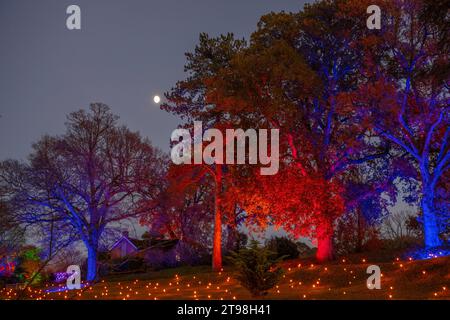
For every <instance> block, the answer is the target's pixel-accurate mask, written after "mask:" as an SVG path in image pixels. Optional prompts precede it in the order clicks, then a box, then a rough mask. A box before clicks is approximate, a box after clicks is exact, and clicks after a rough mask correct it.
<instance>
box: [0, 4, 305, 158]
mask: <svg viewBox="0 0 450 320" xmlns="http://www.w3.org/2000/svg"><path fill="white" fill-rule="evenodd" d="M304 2H305V1H300V0H177V1H175V0H147V1H144V0H71V1H66V0H0V41H1V44H0V115H1V118H0V160H3V159H5V158H19V159H24V158H25V157H26V156H27V154H29V152H30V149H31V143H32V142H34V141H37V140H38V139H39V138H40V136H41V135H43V134H46V133H48V134H59V133H62V132H63V130H64V121H65V117H66V115H67V114H68V113H69V112H72V111H75V110H78V109H80V108H86V107H87V106H88V105H89V103H90V102H104V103H106V104H108V105H110V106H111V108H112V110H113V112H114V113H116V114H118V115H119V116H120V117H121V123H123V124H126V125H127V126H128V127H130V128H131V129H132V130H138V131H140V132H141V133H142V135H144V136H148V137H149V138H150V139H151V140H152V141H153V142H154V144H155V145H157V146H159V147H161V148H162V149H164V150H168V141H169V137H170V133H171V132H172V130H173V129H174V128H175V127H176V125H177V123H178V120H177V119H176V118H174V117H173V116H171V115H169V114H167V113H165V112H163V111H161V110H160V109H159V107H158V106H157V105H155V104H154V103H153V102H152V97H153V95H155V94H159V95H161V96H162V94H163V92H164V91H167V90H169V89H170V87H171V86H173V85H174V84H175V82H176V81H177V80H180V79H183V78H184V74H183V65H184V62H185V60H184V53H185V52H186V51H190V50H192V49H193V48H194V46H195V44H196V43H197V39H198V35H199V33H200V32H207V33H209V34H211V35H218V34H220V33H226V32H234V33H235V34H236V35H237V36H239V37H248V36H249V34H250V33H251V32H252V31H253V30H254V29H255V27H256V23H257V21H258V19H259V17H260V16H261V15H262V14H264V13H268V12H270V11H281V10H284V11H298V10H299V9H300V8H301V7H302V6H303V3H304ZM70 4H77V5H79V6H80V7H81V16H82V30H79V31H77V30H75V31H70V30H67V28H66V18H67V15H66V8H67V6H69V5H70Z"/></svg>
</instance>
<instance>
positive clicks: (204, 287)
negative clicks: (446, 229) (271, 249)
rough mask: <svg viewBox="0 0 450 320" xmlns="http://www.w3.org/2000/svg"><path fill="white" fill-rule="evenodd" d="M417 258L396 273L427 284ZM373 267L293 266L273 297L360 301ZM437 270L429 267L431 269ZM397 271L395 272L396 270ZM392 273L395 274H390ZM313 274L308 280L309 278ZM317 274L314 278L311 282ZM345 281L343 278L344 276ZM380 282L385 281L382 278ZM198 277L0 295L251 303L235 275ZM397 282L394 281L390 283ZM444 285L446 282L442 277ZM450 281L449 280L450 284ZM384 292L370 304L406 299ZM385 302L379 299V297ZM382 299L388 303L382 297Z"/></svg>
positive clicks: (441, 294)
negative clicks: (407, 273)
mask: <svg viewBox="0 0 450 320" xmlns="http://www.w3.org/2000/svg"><path fill="white" fill-rule="evenodd" d="M413 261H414V259H413V258H408V259H406V260H401V259H400V258H396V259H394V261H392V265H393V268H394V269H393V271H396V270H402V271H403V272H405V271H407V270H408V269H411V270H409V271H414V272H416V273H417V274H416V276H417V277H420V278H419V280H420V281H426V280H427V278H428V277H432V275H430V274H429V272H427V270H426V269H422V270H419V271H417V270H416V269H417V265H415V264H414V263H413ZM368 265H369V262H368V259H367V258H363V259H361V261H359V263H358V264H354V263H350V262H347V260H346V259H345V258H344V259H342V260H340V261H339V263H337V264H330V265H327V266H324V265H315V264H307V265H304V266H303V265H302V264H300V263H299V264H297V265H294V266H289V267H287V268H286V269H285V271H286V272H285V274H284V275H283V279H282V280H281V281H280V283H279V284H278V285H276V286H275V287H274V288H273V289H272V290H271V292H270V297H271V298H274V299H277V298H278V297H279V298H283V297H284V296H285V295H286V294H287V295H292V294H293V292H294V293H296V297H297V298H298V299H316V298H320V299H322V298H326V294H327V293H328V294H330V297H333V298H335V297H336V296H342V298H343V299H350V298H351V297H353V298H361V297H358V296H355V295H356V294H357V292H361V291H355V290H358V289H359V290H361V286H365V285H366V283H365V280H366V279H367V274H366V273H365V270H366V268H365V267H367V266H368ZM432 266H433V264H428V267H430V268H431V267H432ZM391 271H392V270H391ZM389 272H390V271H389ZM306 274H308V275H309V277H306V276H305V275H306ZM312 274H315V275H316V276H315V277H311V275H312ZM336 274H339V275H340V279H339V284H340V285H336V283H335V282H333V281H330V283H329V284H327V283H326V280H324V279H328V278H330V277H332V278H335V275H336ZM342 274H343V275H344V277H342V276H341V275H342ZM381 277H382V278H385V275H384V274H383V273H381ZM204 278H205V277H204V276H203V275H202V276H198V275H185V276H182V275H178V274H175V275H174V276H173V277H171V278H168V279H158V280H157V281H149V280H140V279H135V280H129V281H120V282H113V281H105V280H102V281H100V282H98V283H96V284H93V285H89V284H87V283H83V288H82V289H81V290H67V289H65V286H64V285H63V284H60V285H58V286H55V285H51V284H47V285H45V286H44V287H31V286H30V287H28V288H27V289H26V290H25V292H21V291H20V290H21V289H20V288H8V287H6V288H3V289H1V290H0V299H7V300H14V299H17V297H18V296H21V297H25V299H30V300H69V299H88V300H107V299H108V300H109V299H120V300H134V299H139V300H141V299H152V300H164V299H193V300H209V299H211V300H236V299H239V298H244V299H248V298H249V297H248V295H245V290H244V289H243V288H242V287H240V285H239V284H238V283H237V281H236V280H234V279H233V278H232V274H231V273H230V272H224V271H223V270H222V271H221V272H219V273H218V274H215V275H214V277H211V278H213V280H211V279H208V280H207V281H205V279H204ZM394 280H395V279H394V278H393V277H391V279H390V282H393V281H394ZM442 280H443V281H445V277H442ZM447 280H448V279H447ZM447 288H448V284H446V283H443V284H440V285H439V286H437V287H436V288H434V291H433V293H432V295H431V296H429V297H426V298H430V299H449V298H450V296H449V294H448V290H447ZM382 289H384V290H367V291H366V292H367V295H366V296H364V297H365V298H370V294H372V293H373V292H374V291H375V294H378V293H377V292H376V291H379V292H380V293H379V294H382V295H385V296H384V298H385V299H402V298H405V297H403V296H402V295H401V294H400V293H398V290H397V287H396V286H394V285H393V284H392V283H389V284H388V285H385V286H384V288H382ZM376 297H377V298H380V296H378V295H377V296H376ZM381 298H383V297H381Z"/></svg>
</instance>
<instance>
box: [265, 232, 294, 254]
mask: <svg viewBox="0 0 450 320" xmlns="http://www.w3.org/2000/svg"><path fill="white" fill-rule="evenodd" d="M266 247H267V249H269V250H270V251H273V252H275V253H276V254H277V257H286V259H295V258H297V257H298V255H299V251H298V247H297V244H296V243H295V242H294V241H292V240H291V239H289V238H287V237H273V238H271V239H270V240H268V241H267V242H266Z"/></svg>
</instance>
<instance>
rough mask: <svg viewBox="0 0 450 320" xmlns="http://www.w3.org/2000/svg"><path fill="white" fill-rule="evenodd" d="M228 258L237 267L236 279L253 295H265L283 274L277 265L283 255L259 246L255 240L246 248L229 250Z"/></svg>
mask: <svg viewBox="0 0 450 320" xmlns="http://www.w3.org/2000/svg"><path fill="white" fill-rule="evenodd" d="M228 259H229V260H230V262H231V263H232V264H233V265H234V266H235V267H236V269H237V274H236V276H235V278H236V280H238V281H239V283H240V284H241V285H242V286H243V287H244V288H246V289H247V290H249V291H250V293H251V294H252V295H253V296H254V297H259V296H263V295H266V294H267V291H268V290H270V289H271V288H273V287H274V286H275V285H276V284H277V283H278V281H279V280H280V278H281V277H282V275H283V269H281V268H280V267H278V266H277V264H278V263H279V262H280V261H281V260H282V259H283V257H277V254H276V253H274V252H272V251H270V250H269V249H267V248H266V247H260V246H259V245H258V242H257V241H255V240H253V241H251V243H250V246H249V247H248V248H243V249H240V250H239V251H237V252H234V251H232V252H230V256H229V257H228Z"/></svg>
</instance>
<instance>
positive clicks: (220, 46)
mask: <svg viewBox="0 0 450 320" xmlns="http://www.w3.org/2000/svg"><path fill="white" fill-rule="evenodd" d="M244 46H245V42H244V41H243V40H236V39H234V36H233V35H232V34H227V35H222V36H220V37H218V38H210V37H209V36H208V35H207V34H204V33H202V34H200V39H199V44H198V45H197V46H196V47H195V50H194V52H193V53H187V54H186V57H187V64H186V66H185V71H186V72H187V73H188V77H187V79H185V80H184V81H179V82H178V83H177V84H176V86H175V87H174V88H172V90H171V91H170V92H169V93H167V94H166V98H167V100H168V102H167V103H165V104H163V105H162V106H161V108H162V109H163V110H166V111H168V112H171V113H173V114H176V115H178V116H180V117H181V118H182V119H184V120H185V121H186V122H185V124H184V127H193V125H194V123H193V122H194V121H201V122H202V125H203V130H206V129H212V128H221V127H222V126H223V125H224V124H225V123H228V122H229V121H230V120H229V119H228V116H227V114H226V113H223V112H222V111H221V110H220V109H218V108H216V106H215V105H213V104H211V103H210V102H208V101H206V99H205V98H206V92H207V87H208V82H209V81H210V78H211V77H213V76H214V75H216V74H217V72H218V71H219V70H220V69H222V68H226V67H227V66H228V65H229V62H230V59H231V58H232V57H233V55H234V54H235V53H236V52H238V51H239V50H241V49H242V48H243V47H244ZM202 134H203V132H202ZM195 143H200V142H195ZM201 166H202V168H203V169H202V170H201V172H200V173H199V174H200V175H209V176H210V177H211V178H212V180H213V183H214V190H215V191H214V199H215V200H214V201H215V205H214V208H215V209H214V232H213V261H212V265H213V269H214V270H216V271H218V270H220V269H221V268H222V223H223V219H224V217H223V203H222V198H223V192H224V189H225V186H224V165H223V164H221V163H214V164H212V165H208V164H202V165H201Z"/></svg>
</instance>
